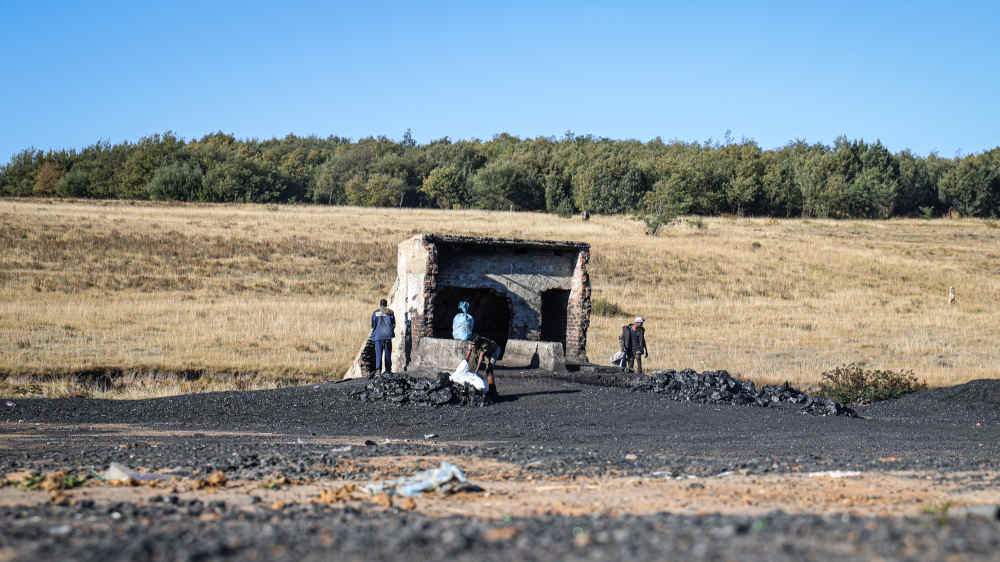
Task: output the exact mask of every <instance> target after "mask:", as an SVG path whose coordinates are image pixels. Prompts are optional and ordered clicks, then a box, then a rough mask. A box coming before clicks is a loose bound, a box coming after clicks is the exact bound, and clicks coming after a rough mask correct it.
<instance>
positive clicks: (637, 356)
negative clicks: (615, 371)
mask: <svg viewBox="0 0 1000 562" xmlns="http://www.w3.org/2000/svg"><path fill="white" fill-rule="evenodd" d="M625 356H626V357H628V368H627V370H629V371H631V370H632V366H633V365H635V366H636V367H637V369H636V372H637V373H641V372H642V354H641V353H636V352H634V351H626V352H625Z"/></svg>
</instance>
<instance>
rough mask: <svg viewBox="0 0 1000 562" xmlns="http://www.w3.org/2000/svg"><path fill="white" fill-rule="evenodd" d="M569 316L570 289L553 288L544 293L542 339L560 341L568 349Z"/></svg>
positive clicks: (564, 348)
mask: <svg viewBox="0 0 1000 562" xmlns="http://www.w3.org/2000/svg"><path fill="white" fill-rule="evenodd" d="M568 317H569V291H567V290H564V289H552V290H550V291H544V292H543V293H542V326H541V340H542V341H554V342H559V343H561V344H562V346H563V352H564V353H565V351H566V323H567V319H568Z"/></svg>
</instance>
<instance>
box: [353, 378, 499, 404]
mask: <svg viewBox="0 0 1000 562" xmlns="http://www.w3.org/2000/svg"><path fill="white" fill-rule="evenodd" d="M351 395H352V396H353V397H354V398H356V399H358V400H363V401H365V402H378V401H388V402H394V403H396V404H416V405H419V406H446V405H456V406H486V405H488V404H490V400H489V398H488V397H486V396H484V395H483V393H482V391H480V390H477V389H476V388H474V387H472V386H470V385H468V384H456V383H454V382H452V381H451V380H450V379H449V377H448V373H443V372H442V373H438V376H437V378H430V377H410V376H407V375H404V374H398V373H391V374H378V375H373V376H371V377H369V378H368V384H366V385H365V387H364V388H362V389H358V390H356V391H354V392H353V393H352V394H351Z"/></svg>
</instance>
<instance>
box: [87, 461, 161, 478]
mask: <svg viewBox="0 0 1000 562" xmlns="http://www.w3.org/2000/svg"><path fill="white" fill-rule="evenodd" d="M100 477H101V478H103V479H104V480H119V481H122V482H125V481H127V480H169V479H170V477H169V476H166V475H163V474H149V473H148V472H138V471H135V470H132V469H131V468H129V467H127V466H125V465H123V464H121V463H117V462H113V463H111V466H109V467H108V469H107V470H106V471H104V475H102V476H100Z"/></svg>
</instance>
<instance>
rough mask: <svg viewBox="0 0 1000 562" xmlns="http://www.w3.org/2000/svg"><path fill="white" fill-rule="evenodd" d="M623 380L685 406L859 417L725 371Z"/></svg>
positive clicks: (831, 404) (786, 386)
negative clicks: (787, 407) (777, 408)
mask: <svg viewBox="0 0 1000 562" xmlns="http://www.w3.org/2000/svg"><path fill="white" fill-rule="evenodd" d="M622 377H623V378H625V379H626V380H625V381H623V382H626V385H627V386H628V388H630V389H632V390H634V391H638V392H656V393H658V394H666V395H667V396H668V397H670V398H671V399H672V400H678V401H683V402H698V403H700V404H728V405H732V406H762V407H767V406H770V405H772V404H782V403H785V404H796V405H801V406H802V408H801V410H800V411H801V412H802V413H803V414H810V415H814V416H848V417H857V413H856V412H855V411H854V410H852V409H851V408H848V407H846V406H844V405H843V404H840V403H839V402H834V401H833V400H830V399H828V398H812V397H810V396H809V395H807V394H806V393H805V392H802V391H801V390H798V389H797V388H794V387H792V386H790V385H789V384H788V383H787V382H786V383H784V384H781V385H765V386H764V387H762V388H761V389H759V390H758V389H757V388H756V385H754V383H753V381H741V380H739V379H735V378H733V377H732V376H730V374H729V373H728V372H726V371H705V372H703V373H698V372H696V371H694V370H692V369H684V370H683V371H674V370H667V371H657V372H655V373H652V375H651V376H648V377H647V376H645V375H622Z"/></svg>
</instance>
